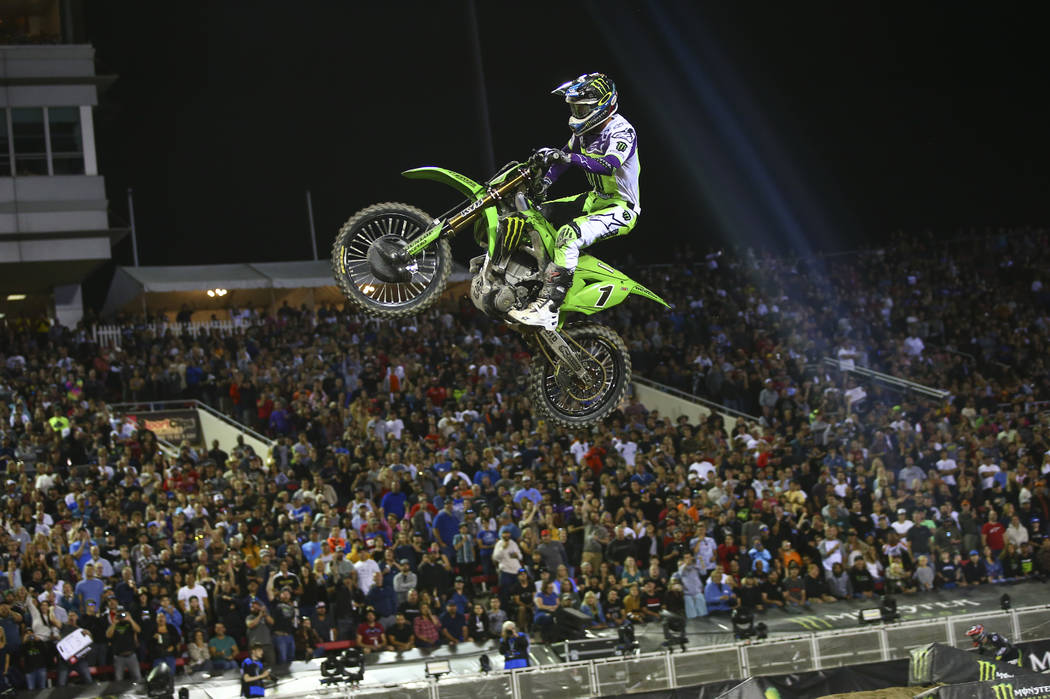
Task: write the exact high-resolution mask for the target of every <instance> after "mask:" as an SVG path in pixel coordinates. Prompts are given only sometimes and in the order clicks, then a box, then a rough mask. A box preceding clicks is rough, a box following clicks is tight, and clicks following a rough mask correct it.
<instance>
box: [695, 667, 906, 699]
mask: <svg viewBox="0 0 1050 699" xmlns="http://www.w3.org/2000/svg"><path fill="white" fill-rule="evenodd" d="M907 679H908V666H907V663H906V662H905V661H903V660H888V661H883V662H878V663H866V664H864V665H852V666H847V667H836V668H831V669H828V670H817V671H814V672H802V673H798V674H792V675H773V676H769V677H752V678H750V679H748V680H746V681H744V682H742V683H740V684H738V685H737V686H735V687H732V688H730V689H727V690H725V691H723V692H722V693H721V694H718V695H715V696H716V697H717V699H818V698H819V697H826V696H828V695H829V694H846V693H849V692H860V691H871V690H876V689H887V688H889V687H902V686H904V685H905V684H906V683H907ZM700 696H701V697H707V696H709V695H707V694H705V693H703V692H701V694H700Z"/></svg>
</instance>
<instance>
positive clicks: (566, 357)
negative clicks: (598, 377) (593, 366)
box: [535, 329, 588, 381]
mask: <svg viewBox="0 0 1050 699" xmlns="http://www.w3.org/2000/svg"><path fill="white" fill-rule="evenodd" d="M535 332H536V336H535V337H536V342H537V343H538V344H539V345H540V350H541V351H542V352H543V354H544V355H546V357H547V361H549V362H550V363H551V366H553V367H556V368H559V369H560V368H563V367H564V368H565V369H568V370H569V371H570V372H572V374H573V375H574V376H576V378H578V379H580V380H581V381H586V380H587V379H588V375H587V369H586V368H585V367H584V366H583V362H582V361H581V360H580V356H579V355H578V354H577V353H576V351H575V350H574V349H573V348H572V347H570V346H569V343H568V342H566V341H565V338H564V337H562V334H561V333H559V332H556V331H554V330H538V329H537V330H536V331H535ZM552 355H553V356H552Z"/></svg>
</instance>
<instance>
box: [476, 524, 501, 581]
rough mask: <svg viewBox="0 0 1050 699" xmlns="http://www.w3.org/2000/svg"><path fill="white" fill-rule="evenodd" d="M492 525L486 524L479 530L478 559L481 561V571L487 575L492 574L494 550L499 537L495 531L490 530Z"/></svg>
mask: <svg viewBox="0 0 1050 699" xmlns="http://www.w3.org/2000/svg"><path fill="white" fill-rule="evenodd" d="M489 526H490V525H489V524H488V523H485V524H483V525H482V528H481V529H480V530H478V557H479V558H480V559H481V571H482V572H483V573H484V574H485V575H491V574H492V549H493V547H494V546H495V545H496V540H497V539H499V535H498V534H497V533H496V531H495V530H493V529H489V528H488V527H489Z"/></svg>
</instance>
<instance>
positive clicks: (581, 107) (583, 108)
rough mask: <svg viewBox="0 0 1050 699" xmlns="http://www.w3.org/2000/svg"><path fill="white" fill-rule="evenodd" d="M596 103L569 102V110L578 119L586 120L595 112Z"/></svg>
mask: <svg viewBox="0 0 1050 699" xmlns="http://www.w3.org/2000/svg"><path fill="white" fill-rule="evenodd" d="M594 104H595V103H594V102H593V101H590V102H569V109H570V110H571V111H572V115H573V116H574V117H576V118H577V119H584V118H586V117H587V115H589V114H590V113H591V112H593V111H594Z"/></svg>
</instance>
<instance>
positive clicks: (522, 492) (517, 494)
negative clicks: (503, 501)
mask: <svg viewBox="0 0 1050 699" xmlns="http://www.w3.org/2000/svg"><path fill="white" fill-rule="evenodd" d="M525 498H528V499H529V500H532V503H533V504H534V505H539V504H540V503H541V502H542V501H543V494H542V493H540V491H539V490H537V489H536V488H534V487H533V486H532V476H531V475H529V474H528V473H524V474H522V476H521V487H520V488H518V489H517V490H516V491H514V497H513V500H514V504H516V505H520V504H521V501H522V500H524V499H525Z"/></svg>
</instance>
